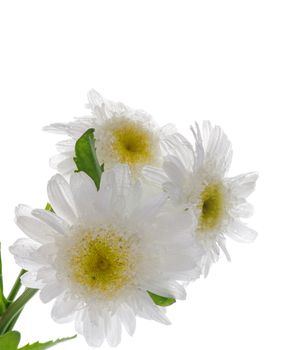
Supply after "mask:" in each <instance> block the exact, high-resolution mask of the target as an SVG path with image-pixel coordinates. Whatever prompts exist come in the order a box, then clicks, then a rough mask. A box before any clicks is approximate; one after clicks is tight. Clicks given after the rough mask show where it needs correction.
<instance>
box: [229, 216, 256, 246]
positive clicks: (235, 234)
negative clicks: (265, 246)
mask: <svg viewBox="0 0 283 350" xmlns="http://www.w3.org/2000/svg"><path fill="white" fill-rule="evenodd" d="M226 235H227V236H229V237H230V238H233V239H234V240H235V241H239V242H252V241H254V240H255V239H256V237H257V233H256V231H254V230H252V229H251V228H249V227H247V226H246V225H245V224H243V223H242V222H240V221H235V222H234V223H233V224H231V225H230V226H229V231H228V232H227V233H226Z"/></svg>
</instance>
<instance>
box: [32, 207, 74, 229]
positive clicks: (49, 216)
mask: <svg viewBox="0 0 283 350" xmlns="http://www.w3.org/2000/svg"><path fill="white" fill-rule="evenodd" d="M32 215H33V216H35V217H36V218H38V219H39V220H41V221H42V222H44V223H46V224H47V225H48V226H50V227H51V228H52V229H53V230H55V231H56V232H58V233H61V234H63V235H64V234H67V233H68V232H69V226H68V224H67V223H66V222H65V221H64V220H63V219H61V218H60V217H59V216H57V215H56V214H54V213H52V212H49V211H47V210H43V209H35V210H33V211H32Z"/></svg>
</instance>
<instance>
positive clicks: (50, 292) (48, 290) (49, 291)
mask: <svg viewBox="0 0 283 350" xmlns="http://www.w3.org/2000/svg"><path fill="white" fill-rule="evenodd" d="M64 288H65V287H64V286H63V285H62V283H60V282H58V281H55V282H53V283H50V284H48V285H46V286H45V287H43V288H42V289H41V291H40V294H39V296H40V299H41V301H42V302H43V303H48V302H49V301H51V300H52V299H54V298H56V297H57V296H59V295H60V294H61V293H62V292H63V291H64Z"/></svg>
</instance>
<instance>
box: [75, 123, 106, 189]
mask: <svg viewBox="0 0 283 350" xmlns="http://www.w3.org/2000/svg"><path fill="white" fill-rule="evenodd" d="M93 133H94V129H88V130H87V131H86V132H85V133H84V134H83V135H82V136H81V137H80V138H79V139H78V140H77V142H76V145H75V157H74V161H75V163H76V165H77V169H78V170H77V171H84V172H85V173H86V174H87V175H88V176H90V177H91V178H92V179H93V181H94V183H95V185H96V188H97V189H99V186H100V180H101V174H102V172H103V170H104V167H103V165H100V164H99V162H98V159H97V156H96V148H95V137H94V134H93Z"/></svg>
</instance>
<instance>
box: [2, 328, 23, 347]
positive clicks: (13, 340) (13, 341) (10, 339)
mask: <svg viewBox="0 0 283 350" xmlns="http://www.w3.org/2000/svg"><path fill="white" fill-rule="evenodd" d="M20 340H21V334H20V333H19V332H15V331H13V332H8V333H6V334H4V335H0V349H1V350H17V349H18V345H19V342H20Z"/></svg>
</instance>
